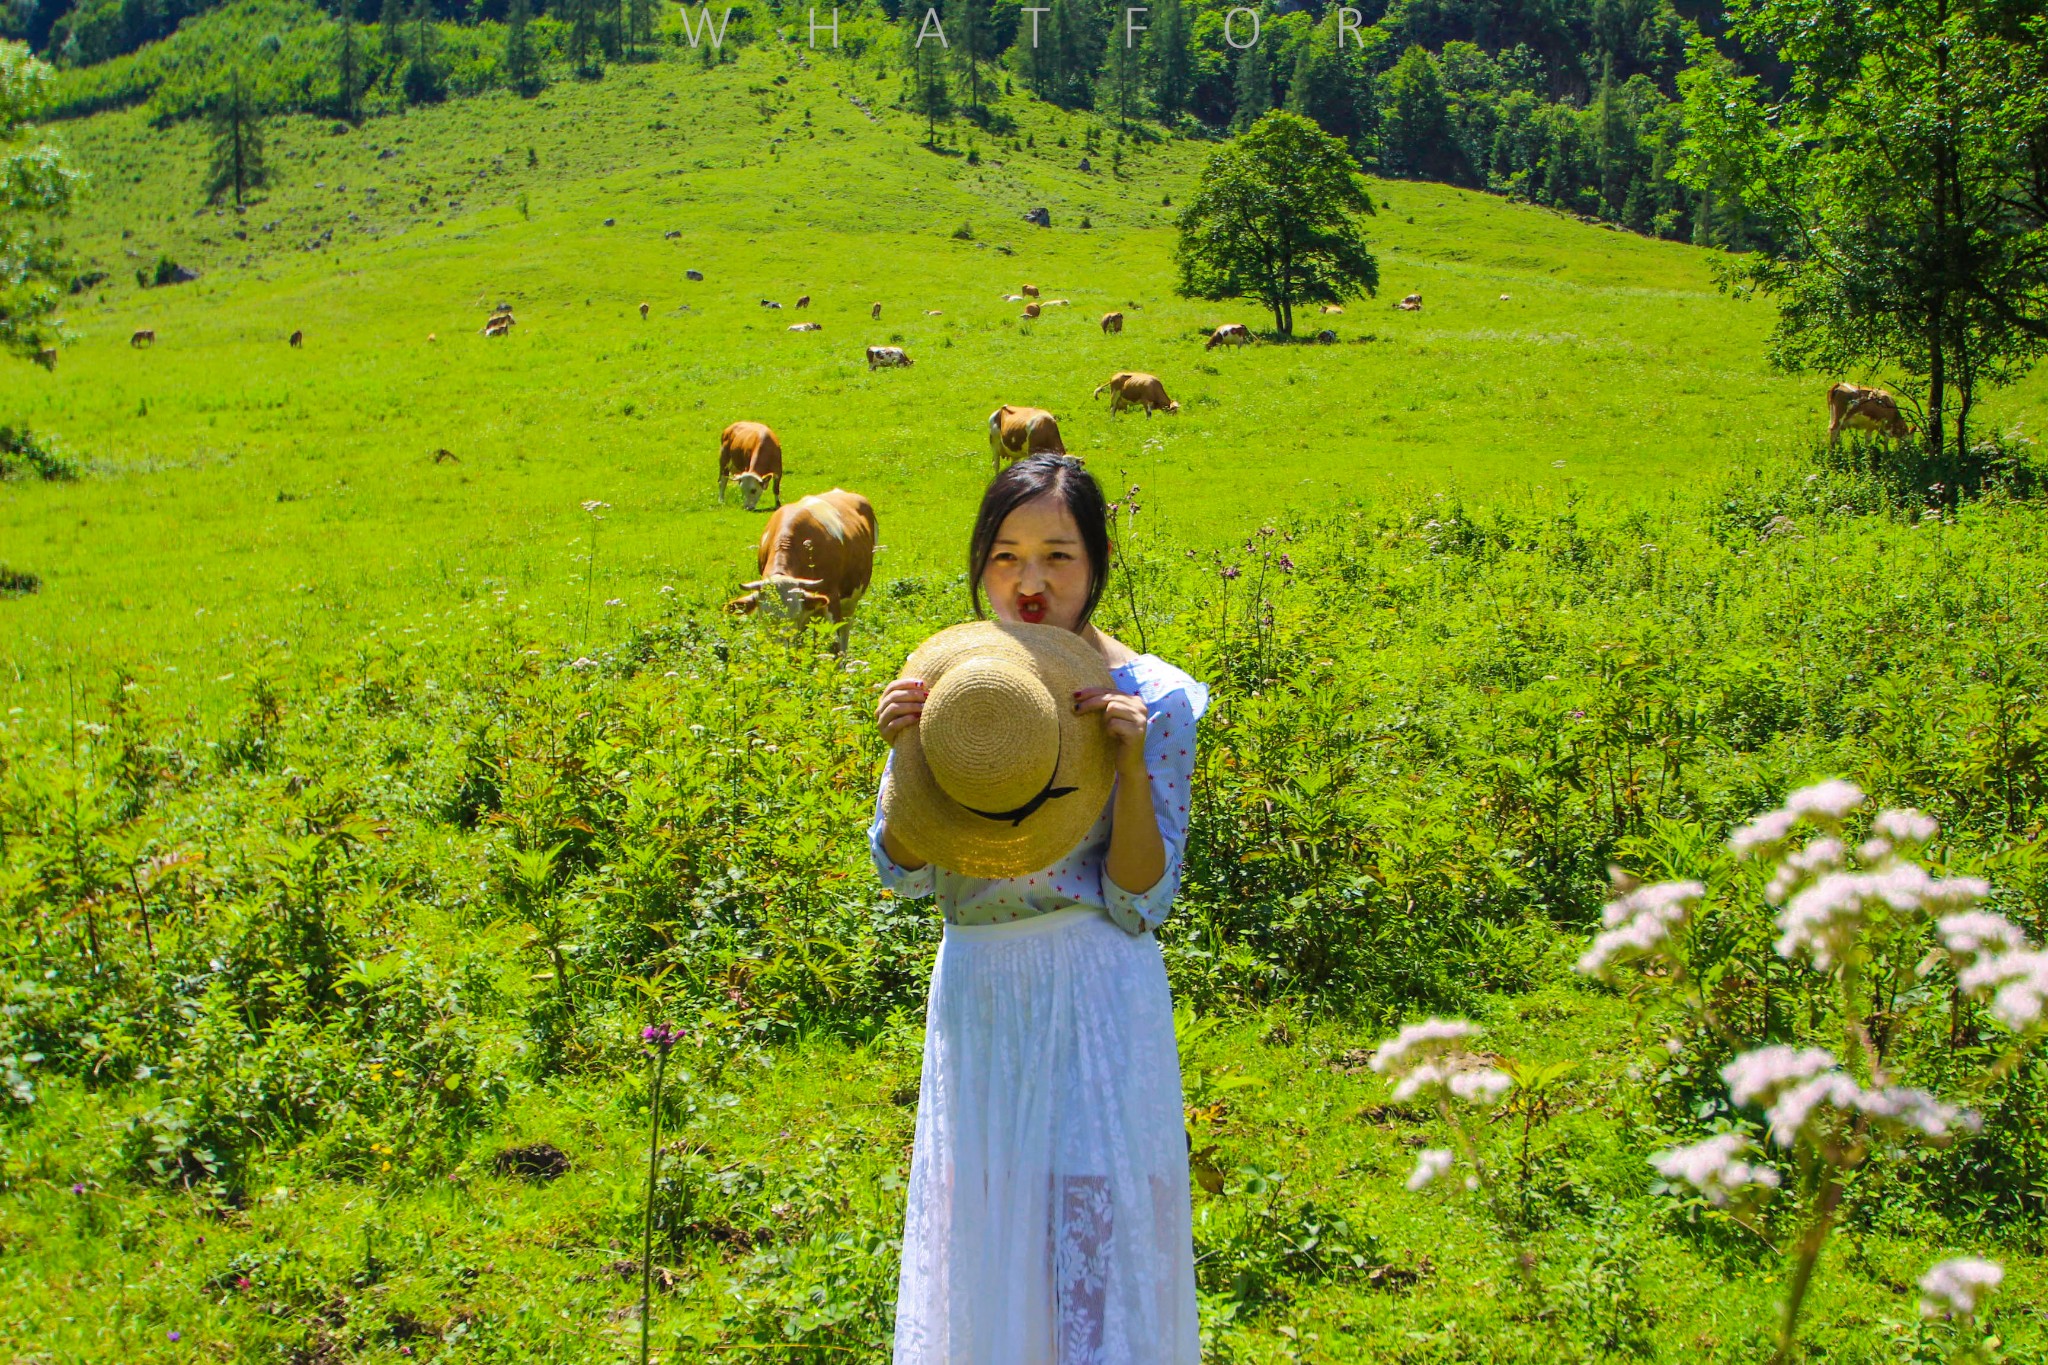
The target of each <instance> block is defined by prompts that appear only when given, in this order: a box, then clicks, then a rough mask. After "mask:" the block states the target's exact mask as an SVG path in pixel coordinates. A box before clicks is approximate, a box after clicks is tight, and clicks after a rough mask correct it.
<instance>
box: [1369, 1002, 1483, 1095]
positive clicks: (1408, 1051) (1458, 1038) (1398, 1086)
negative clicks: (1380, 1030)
mask: <svg viewBox="0 0 2048 1365" xmlns="http://www.w3.org/2000/svg"><path fill="white" fill-rule="evenodd" d="M1484 1031H1485V1030H1483V1029H1481V1028H1480V1027H1479V1026H1478V1025H1477V1024H1468V1023H1466V1022H1465V1021H1464V1020H1462V1019H1425V1020H1423V1021H1422V1022H1421V1023H1419V1024H1410V1025H1409V1026H1408V1027H1407V1028H1404V1029H1402V1030H1401V1031H1400V1033H1398V1034H1397V1035H1395V1036H1394V1037H1392V1038H1389V1039H1387V1041H1386V1042H1384V1043H1381V1044H1380V1045H1379V1048H1378V1050H1377V1051H1375V1052H1374V1053H1373V1054H1372V1061H1371V1063H1370V1065H1371V1067H1372V1069H1373V1070H1374V1071H1376V1072H1378V1073H1379V1074H1380V1075H1382V1076H1385V1077H1387V1078H1388V1079H1389V1080H1392V1081H1394V1082H1395V1085H1394V1098H1395V1099H1396V1100H1410V1099H1413V1098H1415V1097H1416V1096H1417V1095H1428V1096H1430V1097H1431V1098H1439V1097H1442V1096H1444V1095H1450V1096H1452V1097H1453V1098H1456V1099H1459V1100H1462V1101H1464V1102H1465V1103H1466V1104H1492V1103H1494V1102H1495V1101H1496V1100H1498V1099H1499V1098H1500V1097H1501V1096H1502V1095H1505V1094H1506V1093H1507V1092H1508V1088H1509V1087H1510V1086H1512V1085H1513V1084H1514V1082H1513V1081H1511V1080H1509V1079H1508V1076H1507V1073H1505V1072H1503V1071H1498V1070H1496V1069H1495V1068H1493V1067H1490V1066H1488V1065H1487V1064H1486V1063H1485V1062H1484V1061H1483V1060H1481V1059H1480V1058H1478V1057H1476V1056H1474V1055H1473V1054H1472V1053H1471V1052H1469V1051H1467V1050H1466V1048H1465V1044H1466V1043H1467V1042H1470V1041H1471V1040H1472V1039H1474V1038H1477V1037H1478V1036H1479V1035H1480V1034H1481V1033H1483V1032H1484Z"/></svg>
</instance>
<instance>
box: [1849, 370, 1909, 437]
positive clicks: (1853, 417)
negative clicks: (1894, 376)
mask: <svg viewBox="0 0 2048 1365" xmlns="http://www.w3.org/2000/svg"><path fill="white" fill-rule="evenodd" d="M1844 427H1847V428H1848V429H1849V430H1851V431H1881V432H1883V433H1884V434H1885V435H1887V436H1889V437H1891V438H1892V439H1893V440H1895V441H1903V440H1905V439H1906V438H1907V437H1908V436H1911V435H1912V434H1913V429H1912V428H1911V427H1909V426H1907V425H1906V419H1905V417H1904V416H1903V415H1902V414H1901V413H1900V412H1899V402H1898V400H1897V399H1896V398H1893V397H1892V396H1891V395H1890V394H1889V393H1886V392H1885V391H1884V390H1883V389H1866V388H1860V387H1858V386H1857V385H1855V384H1837V385H1835V386H1834V387H1833V388H1830V389H1829V390H1828V444H1829V445H1834V444H1836V443H1837V442H1839V441H1840V440H1841V439H1842V428H1844Z"/></svg>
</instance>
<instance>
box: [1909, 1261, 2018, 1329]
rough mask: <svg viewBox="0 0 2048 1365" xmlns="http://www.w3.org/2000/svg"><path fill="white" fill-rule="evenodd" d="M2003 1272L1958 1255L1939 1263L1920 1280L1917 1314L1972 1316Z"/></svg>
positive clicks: (1990, 1264)
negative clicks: (1918, 1312) (1920, 1296)
mask: <svg viewBox="0 0 2048 1365" xmlns="http://www.w3.org/2000/svg"><path fill="white" fill-rule="evenodd" d="M2004 1278H2005V1271H2004V1270H2003V1269H2002V1268H2001V1267H2000V1266H1999V1264H1998V1262H1996V1261H1980V1260H1978V1259H1977V1258H1976V1257H1974V1256H1957V1257H1955V1258H1954V1259H1953V1260H1947V1261H1940V1262H1937V1263H1936V1264H1935V1265H1933V1266H1932V1267H1930V1268H1929V1269H1928V1271H1927V1273H1926V1274H1925V1275H1922V1276H1921V1277H1920V1293H1921V1295H1922V1296H1923V1297H1922V1298H1921V1300H1920V1312H1921V1313H1922V1314H1923V1315H1924V1316H1926V1317H1930V1318H1938V1317H1944V1316H1948V1315H1954V1316H1956V1317H1965V1318H1967V1317H1974V1316H1976V1313H1977V1309H1978V1308H1979V1307H1981V1306H1982V1305H1983V1303H1984V1300H1985V1299H1987V1298H1989V1297H1990V1296H1991V1291H1992V1290H1994V1289H1996V1288H1998V1282H1999V1281H2000V1280H2003V1279H2004Z"/></svg>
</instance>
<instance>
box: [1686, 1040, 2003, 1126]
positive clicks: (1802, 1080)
mask: <svg viewBox="0 0 2048 1365" xmlns="http://www.w3.org/2000/svg"><path fill="white" fill-rule="evenodd" d="M1721 1079H1723V1080H1724V1081H1726V1082H1728V1094H1729V1096H1730V1097H1731V1098H1733V1099H1734V1101H1735V1102H1736V1103H1737V1104H1755V1105H1759V1106H1761V1107H1762V1109H1763V1111H1764V1117H1765V1118H1767V1119H1769V1120H1770V1124H1771V1140H1772V1141H1773V1142H1776V1143H1777V1144H1778V1145H1779V1146H1780V1147H1790V1146H1792V1145H1793V1144H1794V1143H1796V1142H1797V1141H1798V1140H1799V1139H1800V1138H1801V1137H1808V1138H1811V1137H1814V1136H1816V1135H1817V1133H1818V1131H1819V1128H1820V1125H1821V1123H1822V1121H1823V1120H1824V1119H1825V1118H1826V1117H1827V1116H1828V1115H1829V1114H1831V1113H1832V1114H1837V1115H1842V1116H1845V1117H1846V1116H1849V1115H1855V1114H1861V1115H1862V1116H1863V1117H1865V1118H1867V1119H1869V1120H1870V1122H1871V1123H1872V1124H1873V1125H1875V1126H1876V1127H1879V1128H1882V1129H1885V1130H1887V1131H1891V1132H1905V1131H1907V1130H1911V1131H1913V1132H1917V1133H1919V1134H1921V1135H1922V1136H1925V1137H1928V1138H1932V1139H1934V1140H1936V1141H1944V1140H1946V1139H1947V1138H1948V1136H1949V1133H1950V1130H1951V1129H1953V1128H1956V1127H1963V1128H1968V1129H1971V1130H1972V1131H1974V1130H1975V1129H1976V1127H1977V1123H1978V1120H1977V1117H1976V1115H1974V1114H1965V1113H1963V1112H1961V1111H1960V1110H1958V1109H1956V1108H1954V1107H1953V1106H1951V1105H1946V1104H1943V1103H1941V1102H1940V1101H1939V1100H1937V1099H1935V1098H1934V1096H1932V1095H1930V1094H1928V1093H1927V1092H1926V1091H1924V1090H1915V1089H1912V1088H1910V1087H1908V1086H1903V1085H1888V1086H1882V1087H1878V1088H1875V1089H1869V1090H1866V1089H1864V1088H1863V1087H1862V1086H1861V1085H1858V1084H1857V1083H1856V1078H1855V1077H1853V1076H1851V1075H1849V1074H1848V1073H1847V1072H1846V1071H1843V1070H1842V1069H1841V1067H1840V1066H1838V1065H1837V1064H1836V1062H1835V1058H1834V1054H1832V1053H1829V1052H1826V1051H1824V1050H1822V1049H1820V1048H1817V1047H1801V1048H1795V1047H1790V1046H1787V1045H1785V1044H1783V1043H1780V1044H1776V1045H1774V1046H1771V1047H1763V1048H1758V1049H1756V1050H1755V1051H1753V1052H1745V1053H1743V1054H1742V1055H1741V1056H1739V1057H1737V1058H1735V1060H1733V1061H1731V1062H1729V1063H1728V1065H1727V1066H1725V1067H1722V1068H1721Z"/></svg>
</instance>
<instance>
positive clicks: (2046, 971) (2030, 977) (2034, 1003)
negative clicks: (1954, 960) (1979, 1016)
mask: <svg viewBox="0 0 2048 1365" xmlns="http://www.w3.org/2000/svg"><path fill="white" fill-rule="evenodd" d="M1956 984H1957V985H1958V986H1960V987H1961V988H1962V990H1963V993H1964V994H1965V995H1982V994H1984V993H1985V992H1986V991H1990V992H1992V996H1991V1004H1990V1007H1989V1008H1990V1010H1991V1017H1992V1018H1993V1019H1996V1020H1997V1021H1998V1022H1999V1023H2001V1024H2003V1025H2005V1026H2006V1027H2007V1028H2009V1029H2011V1030H2012V1031H2013V1032H2014V1033H2031V1032H2033V1031H2034V1030H2035V1029H2038V1028H2040V1027H2042V1026H2043V1025H2044V1024H2048V953H2044V952H2042V951H2041V950H2040V949H2038V948H2022V949H2017V950H2015V951H2012V952H2007V953H1999V954H1998V955H1996V956H1994V957H1985V958H1982V959H1980V960H1979V961H1977V962H1975V963H1973V964H1971V965H1970V966H1968V967H1966V968H1964V969H1963V970H1962V971H1960V972H1958V973H1957V974H1956Z"/></svg>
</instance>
